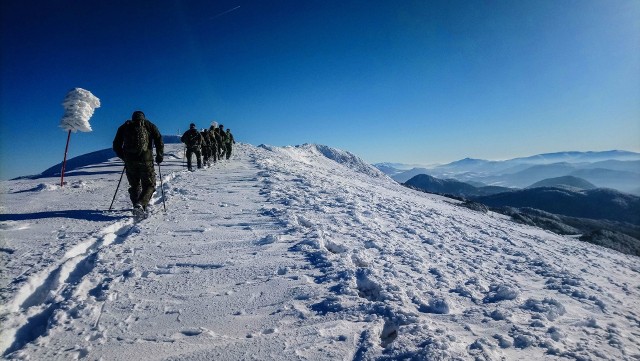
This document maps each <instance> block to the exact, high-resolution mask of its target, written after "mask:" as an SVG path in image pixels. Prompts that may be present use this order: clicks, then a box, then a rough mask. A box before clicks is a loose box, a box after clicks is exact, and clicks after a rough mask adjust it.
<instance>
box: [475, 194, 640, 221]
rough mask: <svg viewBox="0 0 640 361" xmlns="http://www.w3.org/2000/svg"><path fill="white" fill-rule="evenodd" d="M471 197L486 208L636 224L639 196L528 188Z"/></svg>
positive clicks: (638, 219) (638, 217) (639, 213)
mask: <svg viewBox="0 0 640 361" xmlns="http://www.w3.org/2000/svg"><path fill="white" fill-rule="evenodd" d="M473 200H474V201H476V202H480V203H482V204H485V205H487V206H489V207H505V206H509V207H517V208H524V207H527V208H535V209H540V210H543V211H546V212H549V213H554V214H562V215H565V216H570V217H579V218H590V219H607V220H611V221H619V222H628V223H632V224H636V225H640V197H636V196H634V195H631V194H626V193H621V192H618V191H616V190H613V189H604V188H596V189H588V190H575V191H574V190H569V189H563V188H555V187H540V188H528V189H522V190H517V191H511V192H504V193H499V194H492V195H487V196H478V197H473Z"/></svg>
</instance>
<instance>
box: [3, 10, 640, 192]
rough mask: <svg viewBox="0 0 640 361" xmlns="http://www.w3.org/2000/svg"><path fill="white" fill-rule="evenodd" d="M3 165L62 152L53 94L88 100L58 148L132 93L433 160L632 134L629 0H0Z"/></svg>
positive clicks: (123, 106)
mask: <svg viewBox="0 0 640 361" xmlns="http://www.w3.org/2000/svg"><path fill="white" fill-rule="evenodd" d="M0 6H2V11H1V16H2V19H1V22H0V23H1V27H2V28H1V30H2V32H1V36H2V49H1V50H2V51H1V57H2V59H1V68H2V70H1V71H2V73H1V74H2V78H1V80H2V90H1V93H0V99H1V102H2V104H1V107H0V109H1V110H0V111H1V117H2V118H1V119H2V135H1V137H2V138H1V142H2V144H1V147H2V159H1V162H2V165H1V168H0V169H1V173H0V178H2V179H6V178H8V177H15V176H18V175H26V174H35V173H40V172H41V171H43V170H44V169H46V168H48V167H50V166H52V165H54V164H56V163H58V162H60V161H62V157H63V153H64V145H65V141H66V133H65V132H64V131H62V130H61V129H60V128H58V125H59V123H60V119H61V117H62V115H63V108H62V106H61V104H60V103H61V102H62V100H63V98H64V96H65V94H66V93H67V92H68V91H69V90H70V89H72V88H74V87H81V88H84V89H87V90H89V91H91V92H92V93H93V94H95V95H96V96H97V97H98V98H100V100H101V102H102V107H101V108H99V109H97V110H96V112H95V114H94V116H93V118H91V120H90V123H91V126H92V127H93V132H91V133H74V134H72V136H71V143H70V149H69V157H73V156H77V155H81V154H84V153H87V152H89V151H94V150H99V149H103V148H107V147H110V146H111V141H112V140H113V136H114V134H115V131H116V129H117V127H118V126H119V125H120V124H122V123H123V122H124V121H125V120H126V119H128V118H129V117H130V116H131V113H132V112H133V111H134V110H137V109H139V110H142V111H144V112H145V113H146V114H147V117H148V118H149V119H151V120H152V121H153V122H154V123H156V125H158V127H159V128H160V130H161V132H162V133H163V134H176V133H177V132H178V129H179V130H180V131H184V130H186V128H187V126H188V124H189V123H190V122H194V123H196V124H197V125H198V127H204V126H207V125H208V124H210V123H211V121H213V120H216V121H218V122H221V123H223V124H224V125H225V126H226V127H228V128H231V129H232V132H233V133H234V134H235V136H236V139H237V140H239V141H242V142H248V143H251V144H255V145H258V144H261V143H265V144H271V145H297V144H302V143H320V144H326V145H329V146H333V147H337V148H341V149H345V150H348V151H351V152H353V153H355V154H357V155H359V156H361V157H362V158H363V159H365V160H366V161H369V162H372V163H374V162H382V161H393V162H404V163H422V164H430V163H436V162H450V161H454V160H458V159H461V158H464V157H474V158H484V159H507V158H512V157H517V156H527V155H533V154H538V153H545V152H555V151H565V150H610V149H624V150H632V151H640V1H637V0H597V1H594V0H518V1H515V0H509V1H466V0H465V1H455V0H454V1H450V0H446V1H410V0H407V1H404V0H403V1H364V0H363V1H350V0H341V1H332V0H274V1H248V0H238V1H189V0H184V1H177V0H174V1H170V0H167V1H157V0H148V1H135V0H126V1H122V0H110V1H93V0H82V1H80V0H77V1H59V0H50V1H39V0H38V1H34V0H20V1H2V2H1V5H0Z"/></svg>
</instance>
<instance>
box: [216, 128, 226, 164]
mask: <svg viewBox="0 0 640 361" xmlns="http://www.w3.org/2000/svg"><path fill="white" fill-rule="evenodd" d="M218 134H219V135H220V155H219V157H218V159H224V158H225V153H226V151H227V133H225V131H224V125H222V124H220V125H219V126H218Z"/></svg>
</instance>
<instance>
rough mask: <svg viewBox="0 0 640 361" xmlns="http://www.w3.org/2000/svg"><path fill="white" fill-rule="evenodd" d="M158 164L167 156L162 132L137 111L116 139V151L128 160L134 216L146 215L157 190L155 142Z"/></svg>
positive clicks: (114, 144)
mask: <svg viewBox="0 0 640 361" xmlns="http://www.w3.org/2000/svg"><path fill="white" fill-rule="evenodd" d="M154 144H155V147H156V157H155V161H156V163H158V164H160V163H162V160H163V159H164V143H163V142H162V135H161V134H160V131H159V130H158V127H156V125H155V124H153V123H151V121H149V120H148V119H146V117H145V115H144V113H143V112H141V111H139V110H136V111H135V112H133V114H132V115H131V119H129V120H127V121H126V122H124V124H122V125H121V126H120V127H119V128H118V131H117V132H116V137H115V138H114V139H113V150H114V152H116V155H117V156H118V158H120V159H122V160H123V161H124V166H125V169H126V172H127V180H128V181H129V198H130V199H131V203H133V214H134V216H138V217H141V216H144V215H145V214H146V212H147V206H148V205H149V200H151V196H152V195H153V193H154V192H155V191H156V172H155V169H154V166H153V145H154Z"/></svg>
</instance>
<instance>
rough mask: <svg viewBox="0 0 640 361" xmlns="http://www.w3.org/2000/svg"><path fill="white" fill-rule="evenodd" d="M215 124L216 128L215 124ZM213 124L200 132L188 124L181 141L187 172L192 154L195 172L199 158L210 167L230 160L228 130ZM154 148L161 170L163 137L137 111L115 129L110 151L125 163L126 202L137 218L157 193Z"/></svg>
mask: <svg viewBox="0 0 640 361" xmlns="http://www.w3.org/2000/svg"><path fill="white" fill-rule="evenodd" d="M214 124H215V125H217V124H216V123H215V122H214ZM214 124H212V125H211V127H210V128H209V129H203V130H202V131H201V132H200V131H198V130H197V129H196V125H195V124H194V123H191V124H190V126H189V130H187V131H186V132H185V133H184V134H183V135H182V137H181V141H182V142H183V143H185V147H186V155H187V167H188V168H189V170H191V171H193V170H194V169H193V167H192V165H191V156H192V154H195V155H196V159H197V166H198V168H202V156H204V163H205V164H210V161H211V160H213V162H216V161H218V160H220V159H224V158H226V159H229V157H231V151H232V148H233V144H235V140H234V139H233V135H232V134H231V129H227V130H226V131H225V130H224V126H223V125H222V124H221V125H220V126H214ZM153 146H155V148H156V156H155V162H156V163H157V164H158V167H160V163H162V161H163V160H164V142H163V141H162V135H161V134H160V131H159V130H158V127H157V126H156V125H155V124H153V123H152V122H151V121H149V120H148V119H147V118H146V116H145V115H144V113H143V112H141V111H139V110H136V111H135V112H133V114H132V115H131V119H129V120H127V121H125V122H124V124H122V125H121V126H120V127H119V128H118V131H117V132H116V136H115V138H114V139H113V150H114V152H115V153H116V155H117V156H118V158H120V159H122V160H123V161H124V171H126V174H127V180H128V181H129V198H130V199H131V203H133V214H134V216H136V217H144V216H146V214H147V206H148V205H149V201H150V200H151V196H152V195H153V193H154V192H155V190H156V173H155V168H154V165H153V161H154V157H153ZM118 185H119V183H118ZM116 192H117V190H116ZM114 199H115V195H114Z"/></svg>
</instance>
